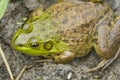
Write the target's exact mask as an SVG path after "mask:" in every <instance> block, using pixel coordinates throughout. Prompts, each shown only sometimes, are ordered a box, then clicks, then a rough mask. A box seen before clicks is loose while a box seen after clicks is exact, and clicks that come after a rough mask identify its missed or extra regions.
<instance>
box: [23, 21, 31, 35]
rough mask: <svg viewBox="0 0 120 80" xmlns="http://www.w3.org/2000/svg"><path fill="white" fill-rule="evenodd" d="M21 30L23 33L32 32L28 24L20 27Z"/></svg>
mask: <svg viewBox="0 0 120 80" xmlns="http://www.w3.org/2000/svg"><path fill="white" fill-rule="evenodd" d="M22 30H23V32H24V33H30V32H31V31H32V30H33V26H32V25H30V24H29V23H28V24H25V25H23V26H22Z"/></svg>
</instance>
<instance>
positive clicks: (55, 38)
mask: <svg viewBox="0 0 120 80" xmlns="http://www.w3.org/2000/svg"><path fill="white" fill-rule="evenodd" d="M39 11H40V14H39ZM33 14H34V16H32V17H31V18H29V19H28V20H27V21H26V22H25V23H24V24H23V26H22V27H19V28H18V30H17V31H16V33H15V34H14V35H13V38H12V42H11V44H12V47H13V48H14V49H15V50H17V51H19V52H21V53H25V54H28V55H31V56H43V57H46V58H48V59H51V60H52V61H54V62H56V63H67V62H70V61H71V60H73V59H74V58H77V57H83V56H85V55H87V54H88V53H90V51H91V50H93V48H94V49H95V50H96V53H97V54H98V55H99V56H100V57H101V58H102V61H101V62H100V63H99V64H98V65H97V66H96V67H94V68H92V69H90V70H89V71H95V70H97V69H99V68H106V67H107V66H108V65H109V64H110V63H112V62H113V60H115V59H116V58H117V57H118V55H119V53H120V26H119V25H118V23H117V22H118V20H119V19H118V20H116V23H115V24H114V25H113V26H111V22H113V21H114V18H113V11H112V9H111V8H110V7H108V5H104V4H100V3H93V2H83V1H79V2H77V3H76V2H75V3H74V2H73V3H71V2H59V3H56V4H54V5H52V6H50V7H49V8H48V9H45V10H44V9H40V10H39V9H37V10H36V11H35V12H33ZM37 14H38V15H37ZM115 25H116V26H115Z"/></svg>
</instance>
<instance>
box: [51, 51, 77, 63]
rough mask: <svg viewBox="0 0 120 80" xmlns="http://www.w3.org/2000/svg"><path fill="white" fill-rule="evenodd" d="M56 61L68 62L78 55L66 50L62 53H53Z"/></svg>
mask: <svg viewBox="0 0 120 80" xmlns="http://www.w3.org/2000/svg"><path fill="white" fill-rule="evenodd" d="M52 56H53V58H54V61H55V62H56V63H67V62H70V61H71V60H73V59H74V58H75V56H76V54H75V53H73V52H72V51H64V52H62V53H61V54H60V55H58V56H56V55H52Z"/></svg>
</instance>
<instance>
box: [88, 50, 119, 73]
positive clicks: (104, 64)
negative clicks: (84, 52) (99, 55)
mask: <svg viewBox="0 0 120 80" xmlns="http://www.w3.org/2000/svg"><path fill="white" fill-rule="evenodd" d="M119 56H120V48H119V50H118V51H117V53H116V54H115V56H114V57H113V58H110V59H108V60H106V59H103V60H102V61H101V62H100V63H99V64H98V65H97V66H96V67H94V68H92V69H89V70H88V71H87V72H92V71H96V70H98V69H100V68H101V70H102V71H103V70H105V69H106V68H107V67H108V66H109V65H110V64H111V63H112V62H113V61H115V60H116V59H117V58H118V57H119Z"/></svg>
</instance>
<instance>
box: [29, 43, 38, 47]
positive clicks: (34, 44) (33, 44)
mask: <svg viewBox="0 0 120 80" xmlns="http://www.w3.org/2000/svg"><path fill="white" fill-rule="evenodd" d="M31 46H32V47H34V48H35V47H38V46H39V44H38V43H37V42H34V43H32V44H31Z"/></svg>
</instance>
